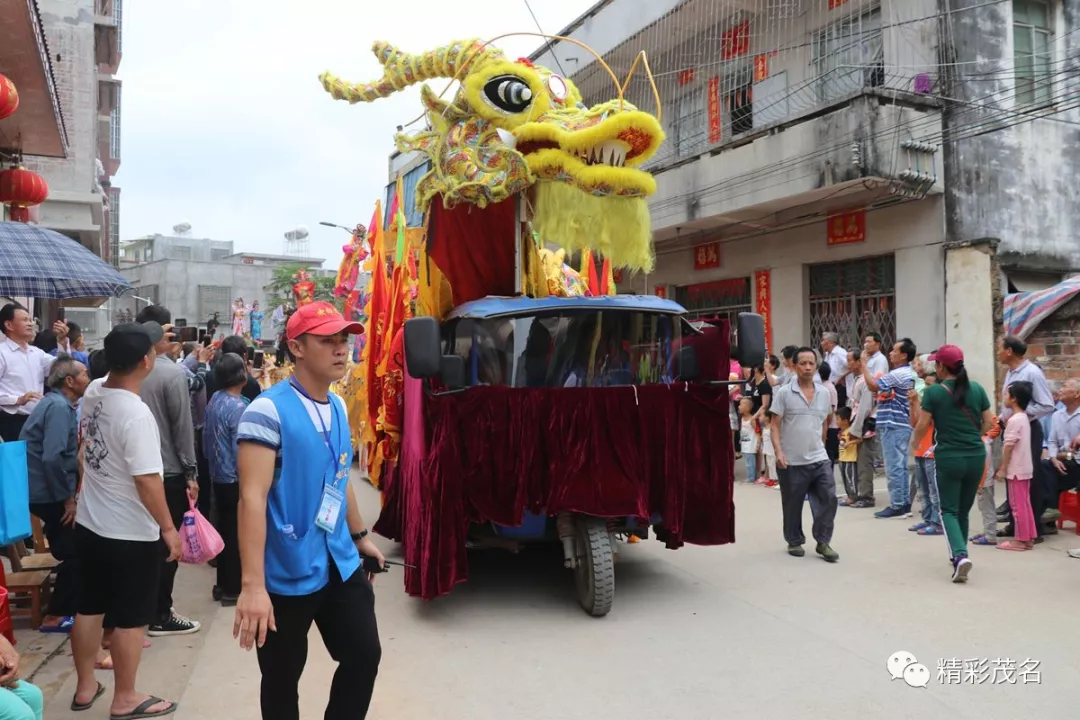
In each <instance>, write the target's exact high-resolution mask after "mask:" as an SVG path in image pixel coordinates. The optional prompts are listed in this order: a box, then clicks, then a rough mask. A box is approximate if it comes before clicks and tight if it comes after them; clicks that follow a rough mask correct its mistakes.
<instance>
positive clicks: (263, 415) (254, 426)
mask: <svg viewBox="0 0 1080 720" xmlns="http://www.w3.org/2000/svg"><path fill="white" fill-rule="evenodd" d="M293 392H296V389H295V388H294V389H293ZM296 396H297V397H298V398H300V402H302V403H303V404H304V407H305V408H306V409H307V411H308V416H309V417H310V419H311V424H312V425H313V426H314V427H315V429H316V430H318V431H319V432H320V433H321V432H322V429H323V425H324V424H325V426H326V429H327V431H330V430H331V429H332V425H333V421H334V417H333V416H334V413H333V411H332V409H331V407H330V403H329V402H327V403H320V402H312V401H311V400H308V399H307V398H306V397H304V396H303V395H301V394H300V393H298V392H296ZM330 398H331V399H332V402H336V403H338V407H339V408H340V409H341V412H342V416H347V411H346V410H345V403H343V402H342V400H341V398H339V397H338V396H337V395H334V394H333V393H331V394H330ZM320 415H321V416H322V421H321V422H320V420H319V416H320ZM236 440H237V442H244V441H249V442H256V443H259V444H260V445H265V446H266V447H268V448H271V449H273V450H276V451H277V454H278V457H279V458H280V457H281V417H280V416H279V415H278V410H277V406H276V405H274V401H273V400H271V399H270V398H268V397H266V396H265V395H260V396H259V397H257V398H255V399H254V400H252V401H251V404H250V405H248V406H247V410H245V411H244V414H243V415H242V416H241V417H240V427H239V428H238V429H237V433H236Z"/></svg>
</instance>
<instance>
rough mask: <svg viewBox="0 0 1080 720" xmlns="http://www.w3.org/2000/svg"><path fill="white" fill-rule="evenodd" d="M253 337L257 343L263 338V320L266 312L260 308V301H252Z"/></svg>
mask: <svg viewBox="0 0 1080 720" xmlns="http://www.w3.org/2000/svg"><path fill="white" fill-rule="evenodd" d="M250 317H251V339H252V340H254V341H255V342H256V343H258V342H259V341H261V340H262V321H263V318H264V317H266V313H264V312H263V311H262V310H260V309H259V301H258V300H256V301H255V302H253V303H251V312H250Z"/></svg>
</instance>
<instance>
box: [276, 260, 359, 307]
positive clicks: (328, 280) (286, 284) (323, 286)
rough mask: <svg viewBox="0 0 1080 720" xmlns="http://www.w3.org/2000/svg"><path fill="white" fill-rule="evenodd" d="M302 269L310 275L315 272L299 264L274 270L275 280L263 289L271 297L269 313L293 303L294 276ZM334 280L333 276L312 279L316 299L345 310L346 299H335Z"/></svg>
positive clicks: (320, 276)
mask: <svg viewBox="0 0 1080 720" xmlns="http://www.w3.org/2000/svg"><path fill="white" fill-rule="evenodd" d="M302 269H307V270H308V272H309V273H310V272H312V270H313V269H312V268H308V267H306V266H305V265H301V264H299V263H298V264H295V265H282V266H280V267H278V268H275V269H274V277H273V279H271V280H270V283H269V284H268V285H265V286H264V287H263V290H265V291H266V292H267V294H268V295H269V297H270V307H269V308H268V311H269V312H273V311H274V310H277V308H278V307H279V306H281V305H286V304H290V303H292V302H293V285H295V284H296V280H295V279H293V275H295V274H296V273H298V272H299V271H300V270H302ZM334 280H335V277H334V276H333V275H329V276H322V275H319V276H314V277H312V281H313V282H314V283H315V299H316V300H325V301H326V302H328V303H333V304H334V306H335V307H337V309H338V310H344V304H345V303H344V299H343V298H337V297H334Z"/></svg>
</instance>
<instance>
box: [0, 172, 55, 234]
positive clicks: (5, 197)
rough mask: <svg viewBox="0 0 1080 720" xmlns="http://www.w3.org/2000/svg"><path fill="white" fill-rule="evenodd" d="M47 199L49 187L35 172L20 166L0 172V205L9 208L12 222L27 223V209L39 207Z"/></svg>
mask: <svg viewBox="0 0 1080 720" xmlns="http://www.w3.org/2000/svg"><path fill="white" fill-rule="evenodd" d="M48 197H49V185H48V183H46V182H45V178H43V177H41V176H40V175H38V174H37V173H36V172H34V171H32V170H27V169H26V168H24V167H21V166H16V167H13V168H9V169H7V170H4V171H3V172H0V203H4V204H5V205H10V206H11V219H12V221H14V222H27V221H28V220H29V219H30V211H29V209H28V208H29V207H30V206H31V205H40V204H41V203H43V202H45V200H46V199H48Z"/></svg>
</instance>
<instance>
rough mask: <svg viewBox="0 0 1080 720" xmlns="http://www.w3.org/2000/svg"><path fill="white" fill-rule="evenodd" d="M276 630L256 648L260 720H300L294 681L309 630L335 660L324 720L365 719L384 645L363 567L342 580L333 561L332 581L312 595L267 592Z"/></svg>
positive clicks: (300, 671) (301, 669) (303, 657)
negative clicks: (260, 675)
mask: <svg viewBox="0 0 1080 720" xmlns="http://www.w3.org/2000/svg"><path fill="white" fill-rule="evenodd" d="M270 600H271V602H272V603H273V605H274V621H275V622H276V624H277V632H270V633H267V634H266V643H265V644H264V645H263V646H262V647H261V648H258V655H259V670H260V671H261V672H262V691H261V693H260V702H261V705H262V717H263V720H299V718H300V700H299V695H298V693H297V684H298V683H299V682H300V676H301V675H302V674H303V672H304V665H305V664H306V663H307V648H308V631H309V630H310V629H311V623H312V622H314V623H315V626H316V627H318V628H319V634H320V635H322V639H323V644H324V645H326V649H327V650H328V651H329V653H330V657H332V658H333V659H334V660H335V661H336V662H337V664H338V669H337V671H336V672H335V673H334V680H333V682H332V683H331V685H330V699H329V701H328V702H327V705H326V714H325V715H324V718H325V720H360V719H362V718H364V717H367V711H368V706H369V705H370V704H371V694H372V692H373V690H374V689H375V676H376V675H377V674H378V672H379V660H380V659H381V658H382V646H381V645H380V643H379V628H378V625H377V624H376V622H375V593H374V592H373V591H372V589H371V583H369V582H368V580H367V577H366V576H365V575H364V571H363V570H362V569H360V570H357V571H356V572H354V573H353V574H352V577H350V578H349V579H348V580H345V581H343V580H342V579H341V575H340V574H339V573H338V571H337V568H336V567H334V566H333V563H331V567H330V582H329V583H328V584H327V585H326V587H324V588H323V589H322V590H319V591H318V592H316V593H313V594H311V595H298V596H287V595H274V594H271V595H270Z"/></svg>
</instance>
